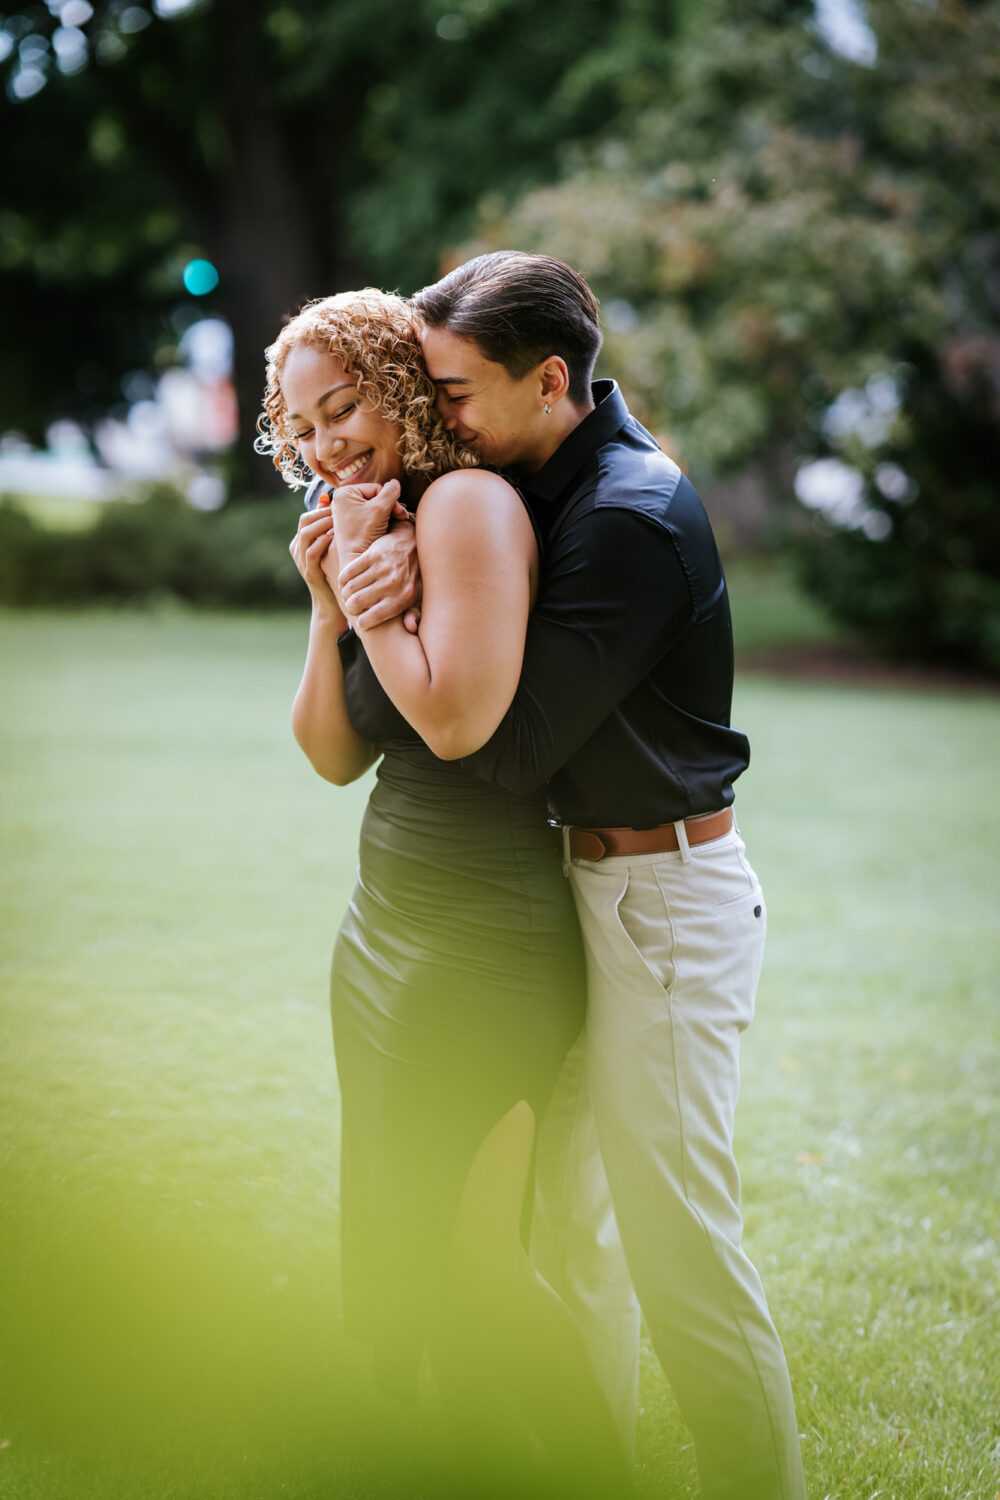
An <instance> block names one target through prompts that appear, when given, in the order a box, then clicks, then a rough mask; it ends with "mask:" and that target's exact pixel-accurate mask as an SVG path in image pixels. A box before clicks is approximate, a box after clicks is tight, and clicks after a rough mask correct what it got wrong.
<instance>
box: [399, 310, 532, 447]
mask: <svg viewBox="0 0 1000 1500" xmlns="http://www.w3.org/2000/svg"><path fill="white" fill-rule="evenodd" d="M421 343H422V344H423V350H424V362H425V363H426V365H427V372H428V374H429V375H430V377H431V379H432V380H433V381H434V384H435V385H436V386H437V392H438V398H437V407H438V411H439V412H440V413H441V419H442V421H443V422H444V425H445V427H446V428H447V429H448V431H449V432H453V433H454V434H455V436H456V437H457V438H458V439H459V441H460V442H463V443H466V444H467V445H468V446H469V447H470V448H472V449H473V451H474V452H475V453H477V454H478V455H479V457H480V458H481V459H483V461H484V462H485V463H490V464H495V465H496V466H497V468H500V469H503V468H518V469H526V470H529V471H530V470H532V469H536V468H538V467H540V465H541V463H542V462H543V461H544V457H547V456H548V455H547V453H545V452H544V450H545V447H546V444H547V440H548V439H549V436H550V430H549V429H548V428H546V427H545V425H544V423H545V415H544V412H545V407H544V400H543V395H542V389H541V383H540V379H539V375H538V372H537V371H529V373H528V374H527V375H525V376H524V377H523V379H521V380H514V379H512V378H511V376H510V375H508V374H507V371H506V370H505V369H504V367H503V365H498V364H495V363H494V362H493V360H491V359H487V358H486V356H485V355H484V354H483V353H482V352H481V351H480V349H479V347H478V345H476V344H474V343H473V342H472V341H471V339H463V338H459V337H458V335H457V334H454V333H449V332H448V330H447V329H445V328H425V329H424V331H423V333H422V334H421Z"/></svg>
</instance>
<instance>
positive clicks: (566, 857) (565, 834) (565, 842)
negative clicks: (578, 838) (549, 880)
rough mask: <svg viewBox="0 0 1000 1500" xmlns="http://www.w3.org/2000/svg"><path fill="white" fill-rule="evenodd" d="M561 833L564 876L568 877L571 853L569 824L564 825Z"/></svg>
mask: <svg viewBox="0 0 1000 1500" xmlns="http://www.w3.org/2000/svg"><path fill="white" fill-rule="evenodd" d="M560 832H561V834H562V854H563V874H564V875H568V874H569V861H570V852H569V827H568V826H567V824H565V823H564V824H563V826H562V828H561V829H560Z"/></svg>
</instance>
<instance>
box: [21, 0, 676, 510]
mask: <svg viewBox="0 0 1000 1500" xmlns="http://www.w3.org/2000/svg"><path fill="white" fill-rule="evenodd" d="M687 3H688V7H689V8H690V0H687ZM682 8H683V6H682V3H681V0H675V3H674V4H670V3H664V0H615V3H607V0H573V3H572V4H567V5H564V6H553V7H548V8H540V7H538V6H536V5H535V4H534V0H416V3H413V4H400V3H399V0H338V3H337V4H330V3H328V0H201V3H199V0H193V3H192V0H153V3H152V5H150V4H149V3H145V0H47V4H46V5H42V4H39V3H35V0H22V3H20V4H15V5H14V6H13V7H12V6H10V5H8V6H6V7H5V8H4V12H3V15H4V24H3V27H2V29H0V70H2V72H3V74H4V75H5V77H4V81H5V92H4V94H3V96H2V97H0V120H2V126H3V131H4V138H5V152H4V171H5V177H6V182H5V188H4V195H3V203H4V210H3V213H2V215H0V296H2V297H3V300H4V304H5V308H6V310H7V313H8V325H9V335H10V336H9V337H8V340H7V341H6V344H5V348H6V352H5V354H4V355H3V356H2V358H0V398H2V401H3V410H4V426H5V427H13V426H17V427H20V428H22V429H24V430H26V431H27V432H29V433H30V434H32V435H33V436H36V437H37V436H38V435H39V434H40V431H41V429H42V428H43V427H44V426H45V423H46V422H47V421H48V420H51V418H52V417H53V416H54V415H75V416H77V417H82V418H84V419H85V420H86V419H87V418H88V417H92V416H93V415H94V414H95V413H96V412H98V411H101V410H105V409H107V407H108V406H109V405H110V404H112V403H114V402H115V401H117V400H120V395H121V388H120V380H121V377H122V376H123V375H124V374H125V373H126V372H128V371H129V370H134V369H140V370H141V369H144V368H145V369H148V368H150V366H151V364H152V363H153V362H154V361H155V360H156V359H157V358H159V360H160V361H161V362H169V361H170V359H171V358H172V357H173V348H174V345H175V344H176V341H177V337H178V333H179V331H180V330H181V329H182V328H183V326H184V323H185V320H187V321H191V320H192V319H193V318H194V317H195V316H197V315H198V313H199V312H202V311H203V312H204V313H206V314H208V313H216V314H219V315H221V316H223V317H225V318H226V319H227V321H228V322H229V323H230V325H231V326H232V328H233V330H234V334H235V346H236V355H235V361H236V368H235V382H236V387H237V393H238V400H239V407H240V420H241V429H242V430H241V438H240V442H239V445H238V449H237V459H238V471H239V472H238V476H237V482H238V484H239V486H240V488H241V489H244V490H247V489H264V490H266V489H268V488H273V484H274V481H273V479H272V477H271V471H270V468H269V465H268V464H267V463H266V461H265V460H262V459H255V458H254V457H253V455H252V454H251V452H250V437H251V431H252V424H253V420H254V418H255V415H256V411H257V409H258V405H259V399H260V391H261V387H262V366H263V358H262V355H263V349H264V346H265V345H266V344H267V343H268V342H269V341H270V339H271V338H273V337H274V335H275V333H276V332H277V330H278V328H279V326H280V324H281V322H282V320H283V318H284V316H285V314H286V313H288V312H290V311H292V310H294V309H295V308H296V307H297V306H298V305H299V303H300V302H302V301H303V300H304V299H305V298H306V297H308V296H316V295H321V294H323V293H327V292H331V291H335V290H337V289H338V288H342V287H344V286H346V285H350V284H356V283H357V282H359V281H361V282H364V281H378V282H380V283H382V284H383V285H397V286H402V287H404V289H408V290H412V289H413V287H415V286H417V285H419V284H420V283H421V282H422V281H425V280H427V279H429V278H431V277H433V276H434V275H436V274H437V273H438V270H439V264H440V257H441V253H442V250H443V249H446V248H447V247H448V246H449V245H453V244H455V243H457V242H458V241H459V240H460V239H461V238H462V236H463V235H465V234H467V233H468V232H469V228H470V225H471V223H472V220H473V216H474V213H475V210H476V208H477V206H478V205H479V203H480V200H481V199H482V198H483V195H484V194H486V193H490V194H492V195H494V197H493V201H494V203H503V202H504V201H505V200H506V199H507V198H509V197H510V196H511V195H512V194H514V193H515V192H516V191H518V190H521V189H523V188H524V187H525V186H526V185H527V184H529V183H531V182H535V181H539V180H542V179H544V177H545V175H546V174H547V173H548V174H551V173H552V171H553V170H554V167H555V163H556V160H557V155H558V151H559V148H560V146H561V144H562V142H564V141H565V140H566V139H571V138H585V137H587V136H589V135H593V134H595V133H597V132H599V131H601V130H604V129H606V128H607V127H608V125H609V123H610V122H611V120H613V119H614V118H615V117H616V116H617V115H618V113H619V112H620V110H621V109H622V108H623V106H626V105H627V106H628V107H629V108H631V109H635V108H638V107H639V106H641V105H642V104H644V103H648V102H650V101H651V100H652V99H653V98H655V96H656V92H657V89H658V87H659V84H660V81H661V80H662V77H663V76H664V72H665V70H666V67H667V64H668V61H669V47H670V43H671V39H672V38H673V36H674V33H675V29H676V20H675V17H676V15H677V14H678V13H679V12H680V11H681V10H682ZM199 256H204V257H205V258H207V259H208V260H210V261H211V262H212V263H213V264H214V265H215V266H216V267H217V269H218V271H219V275H220V281H219V285H218V289H217V291H215V292H213V293H211V294H210V295H207V296H205V297H203V298H201V299H199V303H198V304H197V307H196V306H193V305H191V304H190V303H189V302H185V300H184V293H183V291H182V285H181V275H182V271H183V268H184V266H185V264H186V263H187V262H188V261H189V260H190V259H192V258H194V257H199Z"/></svg>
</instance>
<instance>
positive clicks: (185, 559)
mask: <svg viewBox="0 0 1000 1500" xmlns="http://www.w3.org/2000/svg"><path fill="white" fill-rule="evenodd" d="M300 508H301V507H300V503H299V502H298V501H297V500H295V499H293V498H291V497H289V498H288V499H287V500H286V499H280V500H273V501H254V502H253V503H251V504H247V503H244V504H240V503H239V502H235V503H231V504H229V505H227V506H226V507H225V508H224V509H223V510H221V511H215V512H211V513H209V514H205V513H203V512H200V511H196V510H192V508H191V507H190V506H189V505H188V504H187V502H186V501H185V500H184V499H183V498H182V496H180V495H179V494H178V493H177V492H176V491H175V490H173V489H170V488H168V487H166V486H157V487H155V488H153V489H151V490H150V491H149V492H148V493H147V495H146V497H145V498H144V499H142V500H139V501H128V500H117V501H113V502H111V503H109V504H107V505H105V506H103V507H102V508H101V510H100V513H99V515H98V517H97V520H96V521H95V523H94V525H93V526H91V527H90V528H89V529H88V530H86V531H83V532H80V531H59V530H52V529H49V528H48V527H43V526H41V525H39V523H38V522H37V521H35V520H33V519H32V517H31V516H30V515H28V514H27V512H26V511H24V510H23V509H21V508H20V507H19V506H18V505H17V504H16V503H14V502H13V501H10V500H5V501H3V502H2V503H0V603H3V604H12V605H41V604H45V605H51V604H56V605H58V604H86V603H89V602H105V603H106V602H113V601H119V602H123V603H124V602H129V601H139V600H148V599H153V598H157V597H160V598H163V597H167V598H175V599H183V600H186V601H188V602H189V603H192V604H201V605H208V606H213V607H225V606H230V605H240V606H244V607H245V606H270V607H275V606H288V605H299V606H301V605H304V604H305V603H306V600H307V595H306V591H305V586H304V584H303V583H302V580H301V578H300V577H299V574H298V572H297V570H296V568H295V564H294V563H293V562H292V559H291V557H290V556H289V553H288V543H289V541H290V540H291V538H292V536H293V534H294V531H295V525H296V522H297V520H298V516H299V511H300Z"/></svg>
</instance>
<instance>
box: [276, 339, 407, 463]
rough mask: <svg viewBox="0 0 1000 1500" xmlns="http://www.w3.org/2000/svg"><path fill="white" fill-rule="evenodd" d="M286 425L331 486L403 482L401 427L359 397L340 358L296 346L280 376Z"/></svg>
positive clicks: (354, 381)
mask: <svg viewBox="0 0 1000 1500" xmlns="http://www.w3.org/2000/svg"><path fill="white" fill-rule="evenodd" d="M281 393H282V395H283V396H284V399H285V407H286V409H287V412H288V423H289V427H290V429H291V432H292V433H293V435H294V438H295V444H296V447H297V448H298V450H299V452H300V453H301V454H302V457H303V459H304V460H305V462H306V463H307V464H308V465H309V467H310V469H312V471H313V473H314V474H318V475H319V476H320V478H321V479H325V480H326V482H327V483H328V484H331V485H333V486H334V488H337V487H338V486H339V485H343V484H385V483H386V481H387V480H389V479H398V480H400V481H402V480H403V478H404V475H403V461H402V458H401V457H400V453H399V438H400V429H399V427H398V426H397V424H396V423H395V422H387V421H386V419H385V418H384V417H383V416H381V415H380V413H379V412H377V411H376V410H375V409H374V408H373V407H371V406H369V405H367V404H366V403H365V402H364V401H362V399H361V398H360V397H359V395H358V378H357V375H355V374H354V373H353V372H352V371H350V370H347V369H345V367H344V363H343V361H342V360H341V359H338V357H337V355H335V354H331V353H329V351H328V350H325V349H317V348H316V347H315V346H314V345H312V344H296V345H295V346H294V347H293V348H292V350H291V351H290V353H289V354H288V356H287V358H286V360H285V365H284V369H283V370H282V372H281Z"/></svg>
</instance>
